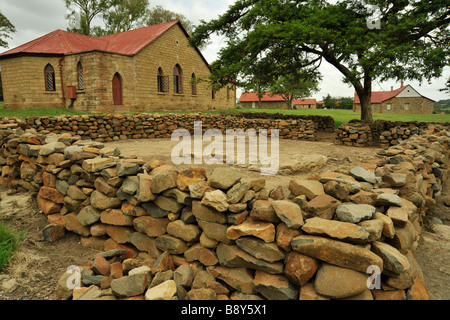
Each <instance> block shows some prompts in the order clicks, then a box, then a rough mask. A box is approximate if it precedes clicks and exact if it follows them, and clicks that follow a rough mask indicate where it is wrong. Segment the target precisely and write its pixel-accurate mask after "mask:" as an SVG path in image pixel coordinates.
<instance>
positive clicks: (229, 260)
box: [216, 243, 283, 274]
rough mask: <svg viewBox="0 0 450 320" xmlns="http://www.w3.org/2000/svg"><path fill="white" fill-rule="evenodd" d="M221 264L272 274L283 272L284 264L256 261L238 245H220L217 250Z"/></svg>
mask: <svg viewBox="0 0 450 320" xmlns="http://www.w3.org/2000/svg"><path fill="white" fill-rule="evenodd" d="M216 253H217V258H218V259H219V264H220V265H222V266H224V267H230V268H250V269H255V270H261V271H265V272H268V273H271V274H281V273H282V272H283V263H282V262H267V261H264V260H260V259H256V258H255V257H253V256H252V255H251V254H249V253H247V252H245V251H244V250H242V249H241V248H239V247H238V246H236V245H227V244H223V243H221V244H219V245H218V246H217V249H216Z"/></svg>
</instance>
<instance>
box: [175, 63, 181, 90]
mask: <svg viewBox="0 0 450 320" xmlns="http://www.w3.org/2000/svg"><path fill="white" fill-rule="evenodd" d="M173 92H174V93H182V92H183V91H182V86H181V67H180V65H179V64H177V65H176V66H175V68H173Z"/></svg>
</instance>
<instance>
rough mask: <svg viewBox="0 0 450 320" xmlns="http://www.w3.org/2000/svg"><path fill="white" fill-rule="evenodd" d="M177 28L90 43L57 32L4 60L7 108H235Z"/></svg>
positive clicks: (0, 58)
mask: <svg viewBox="0 0 450 320" xmlns="http://www.w3.org/2000/svg"><path fill="white" fill-rule="evenodd" d="M188 38H189V35H188V33H187V32H186V30H185V29H184V27H183V26H182V24H181V23H180V22H179V21H178V20H175V21H171V22H166V23H163V24H159V25H154V26H149V27H145V28H140V29H135V30H130V31H126V32H121V33H117V34H112V35H107V36H103V37H98V38H93V37H88V36H85V35H80V34H76V33H71V32H67V31H63V30H56V31H53V32H51V33H49V34H46V35H44V36H42V37H40V38H38V39H35V40H33V41H30V42H28V43H26V44H23V45H21V46H19V47H16V48H14V49H11V50H8V51H6V52H4V53H2V54H0V67H1V73H2V82H3V92H4V108H6V109H31V108H72V109H74V110H78V111H89V112H108V113H109V112H111V113H114V112H126V111H138V112H145V111H159V110H161V111H175V110H199V111H200V110H211V109H230V108H235V107H236V88H235V87H234V86H229V87H227V88H224V89H222V90H220V91H218V92H216V91H213V90H212V89H211V85H210V83H209V76H210V74H211V70H210V67H209V64H208V63H207V61H206V60H205V58H204V57H203V55H202V54H201V52H200V51H199V49H198V48H195V47H191V46H189V43H188Z"/></svg>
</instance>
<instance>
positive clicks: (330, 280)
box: [314, 263, 368, 299]
mask: <svg viewBox="0 0 450 320" xmlns="http://www.w3.org/2000/svg"><path fill="white" fill-rule="evenodd" d="M367 279H368V275H367V274H366V273H363V272H359V271H355V270H351V269H346V268H342V267H338V266H335V265H331V264H328V263H322V264H321V265H320V267H319V269H318V270H317V273H316V278H315V281H314V288H315V290H316V292H317V293H318V294H320V295H322V296H326V297H330V298H334V299H343V298H348V297H351V296H355V295H357V294H360V293H361V292H363V291H364V290H366V289H367Z"/></svg>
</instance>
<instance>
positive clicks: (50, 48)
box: [0, 20, 188, 57]
mask: <svg viewBox="0 0 450 320" xmlns="http://www.w3.org/2000/svg"><path fill="white" fill-rule="evenodd" d="M176 24H179V25H180V26H181V28H182V29H183V31H184V32H185V33H186V31H185V30H184V28H183V27H182V25H181V23H180V22H179V21H178V20H174V21H170V22H166V23H162V24H158V25H153V26H149V27H144V28H140V29H135V30H130V31H125V32H120V33H116V34H111V35H107V36H103V37H98V38H94V37H89V36H85V35H81V34H77V33H73V32H68V31H63V30H60V29H58V30H56V31H53V32H50V33H48V34H46V35H44V36H42V37H39V38H37V39H35V40H32V41H30V42H27V43H25V44H23V45H21V46H19V47H16V48H14V49H11V50H8V51H5V52H3V53H2V54H0V57H4V56H9V55H13V54H54V55H62V54H69V53H77V52H83V51H90V50H100V51H106V52H112V53H119V54H124V55H135V54H137V53H138V52H139V51H141V50H142V49H143V48H145V47H146V46H148V45H149V44H150V43H152V42H153V41H155V40H156V39H158V38H159V37H160V36H161V35H162V34H163V33H165V32H166V31H167V30H169V29H170V28H172V27H173V26H174V25H176ZM186 35H187V36H188V34H187V33H186Z"/></svg>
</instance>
